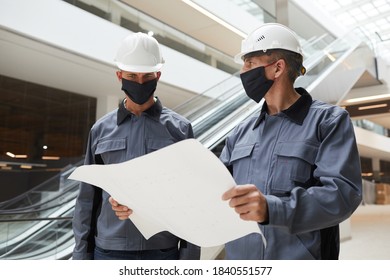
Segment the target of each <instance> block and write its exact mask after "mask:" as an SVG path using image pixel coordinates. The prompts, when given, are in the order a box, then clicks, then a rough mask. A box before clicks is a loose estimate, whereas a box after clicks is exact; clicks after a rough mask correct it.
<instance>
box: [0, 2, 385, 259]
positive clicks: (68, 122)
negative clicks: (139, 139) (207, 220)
mask: <svg viewBox="0 0 390 280" xmlns="http://www.w3.org/2000/svg"><path fill="white" fill-rule="evenodd" d="M266 22H279V23H282V24H285V25H287V26H289V27H290V28H291V29H293V30H294V31H295V32H296V33H297V34H298V36H299V38H300V41H301V44H302V46H303V50H304V55H305V58H304V66H305V67H306V69H307V73H306V75H305V76H303V77H300V78H299V79H298V80H297V81H296V86H303V87H306V88H307V89H308V91H309V92H310V93H311V94H312V96H313V97H314V98H316V99H320V100H323V101H325V102H329V103H332V104H336V105H339V106H342V107H344V108H345V109H346V110H348V112H349V113H350V116H351V119H352V121H353V123H354V126H355V132H356V137H357V142H358V147H359V152H360V156H361V165H362V180H363V185H364V189H363V191H364V203H362V205H361V207H359V209H358V210H357V211H356V213H355V214H354V215H353V216H352V217H351V218H350V219H348V220H347V221H345V222H344V223H343V224H342V225H341V239H342V241H343V242H342V251H341V258H346V259H355V258H356V259H359V258H363V259H364V258H370V259H386V258H387V259H389V258H390V248H389V246H388V245H386V246H387V247H386V246H384V244H389V242H388V241H387V243H386V238H385V237H383V236H385V235H383V234H384V233H385V232H386V231H387V233H386V234H388V232H389V227H388V226H387V225H389V224H390V218H389V217H390V211H389V208H388V207H389V206H388V205H389V204H390V185H389V184H390V139H389V136H390V89H389V82H390V70H389V65H390V1H389V0H356V1H352V0H311V1H307V0H306V1H304V0H290V1H287V0H214V1H206V0H163V1H153V0H143V1H138V0H121V1H119V0H93V1H92V0H64V1H62V0H34V1H30V0H0V135H1V137H0V259H69V258H70V257H71V252H72V249H73V244H74V243H73V233H72V230H71V218H72V214H73V207H74V203H75V198H76V196H77V192H78V184H77V182H74V181H70V180H67V176H68V175H69V174H70V173H71V172H72V171H73V170H74V168H76V167H77V166H80V165H81V164H82V162H83V158H84V151H85V147H86V141H87V138H88V132H89V129H90V127H91V126H92V124H93V123H94V122H95V120H96V119H97V118H99V117H101V116H103V115H104V114H106V113H108V112H109V111H111V110H113V109H114V108H116V107H117V106H118V103H119V102H120V100H121V99H122V98H123V96H124V95H123V92H122V91H121V89H120V85H119V84H118V81H117V79H116V76H115V71H116V68H115V65H114V63H113V58H114V56H115V53H116V50H117V48H118V46H119V43H120V42H121V40H122V38H124V37H125V36H126V34H128V33H129V32H138V31H142V32H146V33H149V34H150V35H151V36H154V37H155V38H156V39H157V40H158V41H159V42H160V44H162V47H163V49H162V52H163V55H164V58H165V61H166V64H165V66H164V67H163V69H162V76H161V79H160V83H159V85H158V88H157V92H156V95H158V96H159V98H160V99H161V100H162V103H163V104H164V105H165V106H166V107H169V108H171V109H173V110H175V111H177V112H178V113H180V114H182V115H184V116H186V117H187V118H188V119H189V120H190V121H191V122H192V123H193V127H194V132H195V136H196V138H197V139H199V141H201V142H202V143H203V144H204V145H205V146H206V147H207V148H209V149H210V150H212V151H213V152H214V153H215V154H216V155H217V156H218V155H219V153H220V151H221V148H222V147H223V144H224V139H225V137H226V135H227V133H229V131H230V130H231V129H232V128H233V127H234V126H235V125H236V124H237V123H238V122H240V121H242V120H244V119H245V118H247V117H248V116H250V115H252V114H256V113H258V112H259V109H260V106H259V105H258V104H256V103H254V102H253V101H251V100H250V99H248V98H247V97H246V95H245V93H244V91H243V88H242V85H241V81H240V79H239V75H238V71H239V69H240V65H238V64H236V63H234V61H233V57H234V55H235V54H236V53H238V52H239V50H240V46H241V40H242V39H243V38H244V37H245V36H246V35H247V34H248V32H250V31H251V30H252V29H254V28H255V27H257V26H259V25H260V24H262V23H266ZM367 223H368V224H367ZM383 226H385V227H386V226H387V228H383ZM374 229H376V230H374ZM367 230H368V231H367ZM364 231H367V233H362V232H364ZM369 234H379V235H380V234H382V236H378V237H372V236H371V235H369ZM369 236H371V237H369ZM367 237H369V238H371V240H373V239H375V242H377V243H378V244H377V246H375V245H373V243H372V244H371V246H370V249H371V251H372V253H370V254H368V255H367V254H366V255H362V254H361V252H366V249H361V248H362V247H360V246H364V245H368V244H365V243H366V242H365V241H364V238H367ZM362 238H363V239H362ZM387 240H388V239H387ZM354 249H355V251H354ZM360 250H362V251H360ZM367 250H368V249H367ZM359 252H360V253H359ZM221 257H223V247H218V248H202V258H203V259H216V258H217V259H218V258H221Z"/></svg>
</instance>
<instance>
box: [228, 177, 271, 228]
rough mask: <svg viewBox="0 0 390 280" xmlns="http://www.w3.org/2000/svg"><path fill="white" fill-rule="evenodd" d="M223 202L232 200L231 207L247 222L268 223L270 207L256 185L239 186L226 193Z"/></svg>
mask: <svg viewBox="0 0 390 280" xmlns="http://www.w3.org/2000/svg"><path fill="white" fill-rule="evenodd" d="M222 199H223V200H230V201H229V205H230V207H232V208H234V210H235V211H236V212H237V213H238V214H239V215H240V218H241V219H243V220H246V221H255V222H258V223H263V222H267V221H268V206H267V201H266V199H265V197H264V195H263V194H262V193H261V192H260V191H259V190H258V189H257V187H256V186H255V185H249V184H248V185H237V186H235V187H233V188H231V189H230V190H228V191H226V192H225V193H224V194H223V196H222Z"/></svg>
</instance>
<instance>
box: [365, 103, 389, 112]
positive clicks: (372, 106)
mask: <svg viewBox="0 0 390 280" xmlns="http://www.w3.org/2000/svg"><path fill="white" fill-rule="evenodd" d="M384 107H387V104H386V103H381V104H376V105H368V106H362V107H359V108H358V110H360V111H362V110H370V109H378V108H384Z"/></svg>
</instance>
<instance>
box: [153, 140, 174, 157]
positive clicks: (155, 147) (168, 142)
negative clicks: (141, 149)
mask: <svg viewBox="0 0 390 280" xmlns="http://www.w3.org/2000/svg"><path fill="white" fill-rule="evenodd" d="M173 143H175V142H174V141H173V140H172V139H169V138H166V139H148V140H147V141H146V152H147V153H148V154H149V153H151V152H154V151H157V150H159V149H161V148H164V147H166V146H169V145H171V144H173Z"/></svg>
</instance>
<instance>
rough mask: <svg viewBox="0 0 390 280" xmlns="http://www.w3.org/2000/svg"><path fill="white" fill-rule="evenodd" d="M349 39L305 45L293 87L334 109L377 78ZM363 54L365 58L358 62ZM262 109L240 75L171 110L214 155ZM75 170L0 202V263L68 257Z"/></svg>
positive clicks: (360, 47)
mask: <svg viewBox="0 0 390 280" xmlns="http://www.w3.org/2000/svg"><path fill="white" fill-rule="evenodd" d="M325 37H326V36H325ZM325 37H324V38H325ZM324 38H322V39H324ZM352 38H354V37H351V38H342V39H337V40H334V41H332V40H330V42H329V38H328V37H326V40H327V43H326V47H325V48H324V47H323V46H321V45H320V42H321V43H323V42H324V41H323V40H322V39H321V40H317V41H314V42H311V43H310V44H309V45H307V46H305V47H304V53H305V57H308V58H307V59H305V61H304V65H305V67H306V69H307V73H306V75H305V76H303V77H300V78H298V80H297V81H296V86H302V87H305V88H307V89H308V91H309V92H310V93H311V94H312V95H313V98H315V99H320V100H324V101H327V102H329V103H334V104H337V103H338V101H339V100H340V99H342V97H343V96H344V95H345V94H346V93H347V91H348V90H349V89H350V88H351V87H352V86H353V85H354V84H355V83H356V81H357V80H358V79H359V77H360V76H361V75H362V74H363V73H364V72H368V73H370V74H371V75H372V76H373V78H375V77H376V76H375V67H373V65H372V63H373V61H374V54H373V52H372V51H371V49H370V48H369V47H368V46H367V45H366V44H365V43H362V42H361V41H360V40H356V39H352ZM362 54H364V55H365V56H364V57H365V59H361V55H362ZM346 64H347V67H346V66H345V65H346ZM340 69H341V70H340ZM345 69H347V70H348V71H347V70H345ZM335 74H337V75H339V76H338V80H337V83H338V85H339V86H338V87H333V88H332V92H331V94H329V90H325V89H326V88H328V87H330V86H332V85H333V84H335V80H334V77H335V76H334V75H335ZM260 109H261V104H257V103H255V102H253V101H252V100H250V99H249V98H248V97H247V96H246V94H245V92H244V90H243V87H242V84H241V81H240V78H239V74H238V73H237V74H235V75H232V76H231V77H230V78H228V79H227V80H225V81H223V82H221V83H219V84H218V85H216V86H215V87H213V88H211V89H209V90H208V91H206V92H204V93H203V94H202V95H200V96H197V97H195V98H193V99H191V100H189V101H188V102H186V103H184V104H182V105H180V106H178V107H176V108H174V110H175V111H176V112H178V113H180V114H181V115H183V116H185V117H186V118H188V119H189V120H190V121H191V123H192V124H193V129H194V134H195V137H196V138H197V139H198V140H199V141H200V142H201V143H202V144H203V145H204V146H205V147H207V148H208V149H210V150H211V151H213V152H214V153H215V154H216V155H219V153H220V151H221V149H222V147H223V145H224V139H225V138H226V136H227V134H228V133H229V132H230V131H231V130H232V129H233V128H234V127H235V126H236V125H237V124H238V123H240V122H241V121H243V120H245V119H246V118H248V117H250V116H252V115H253V114H258V113H259V111H260ZM76 167H77V166H72V167H70V168H69V169H68V170H66V171H64V172H63V173H61V174H60V175H59V178H55V179H54V180H53V182H54V181H57V182H58V181H60V182H61V184H60V186H58V185H56V187H53V186H52V185H51V184H52V182H47V183H46V187H48V188H49V189H50V187H52V188H54V189H55V188H56V189H58V190H57V191H51V192H49V194H47V193H45V190H44V187H45V186H41V188H40V189H39V190H38V189H34V190H32V192H29V193H27V194H25V195H24V196H20V197H17V198H15V199H13V200H11V201H8V202H5V203H0V237H1V239H0V259H69V258H70V257H71V252H72V249H73V244H74V240H73V232H72V228H71V218H72V216H73V210H74V203H75V199H76V196H77V193H78V183H77V182H75V181H69V180H66V179H67V177H68V176H69V175H70V174H71V172H72V171H73V170H74V169H75V168H76Z"/></svg>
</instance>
